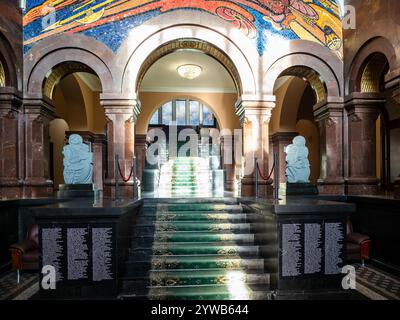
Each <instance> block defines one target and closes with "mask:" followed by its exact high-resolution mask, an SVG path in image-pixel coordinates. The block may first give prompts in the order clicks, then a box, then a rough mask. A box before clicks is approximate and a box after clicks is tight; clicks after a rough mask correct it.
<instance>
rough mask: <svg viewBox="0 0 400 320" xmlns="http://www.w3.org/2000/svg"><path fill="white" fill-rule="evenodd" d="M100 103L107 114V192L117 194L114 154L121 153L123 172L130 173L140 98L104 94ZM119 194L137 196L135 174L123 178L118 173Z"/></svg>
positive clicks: (124, 173)
mask: <svg viewBox="0 0 400 320" xmlns="http://www.w3.org/2000/svg"><path fill="white" fill-rule="evenodd" d="M101 105H102V106H103V107H104V109H105V114H106V117H107V121H108V122H107V177H106V180H105V183H104V193H103V194H104V196H105V197H109V198H115V182H116V176H115V165H116V163H115V155H118V157H119V166H120V168H121V171H122V175H123V176H124V177H125V178H128V177H129V173H130V171H131V168H132V166H133V156H134V150H135V149H134V148H135V122H136V119H137V114H138V112H139V110H140V109H139V107H138V106H139V102H138V100H136V99H107V97H105V96H104V95H102V97H101ZM118 181H119V189H120V197H121V198H127V199H132V198H133V197H134V187H133V177H131V178H130V180H129V181H127V182H123V181H122V178H121V176H119V177H118Z"/></svg>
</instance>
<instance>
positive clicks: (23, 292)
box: [0, 271, 39, 300]
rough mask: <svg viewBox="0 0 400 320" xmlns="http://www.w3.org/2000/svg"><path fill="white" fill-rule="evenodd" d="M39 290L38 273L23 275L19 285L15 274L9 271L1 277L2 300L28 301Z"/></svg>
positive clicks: (0, 292) (24, 273) (25, 273)
mask: <svg viewBox="0 0 400 320" xmlns="http://www.w3.org/2000/svg"><path fill="white" fill-rule="evenodd" d="M38 290H39V285H38V275H37V273H32V272H29V273H28V272H23V273H21V278H20V283H19V284H18V283H17V276H16V273H15V272H11V271H9V272H7V273H5V274H3V275H2V276H1V277H0V300H28V299H30V298H31V297H32V296H33V295H34V294H36V293H37V292H38Z"/></svg>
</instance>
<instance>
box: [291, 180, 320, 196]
mask: <svg viewBox="0 0 400 320" xmlns="http://www.w3.org/2000/svg"><path fill="white" fill-rule="evenodd" d="M286 195H287V196H317V195H318V188H317V186H316V185H313V184H312V183H286Z"/></svg>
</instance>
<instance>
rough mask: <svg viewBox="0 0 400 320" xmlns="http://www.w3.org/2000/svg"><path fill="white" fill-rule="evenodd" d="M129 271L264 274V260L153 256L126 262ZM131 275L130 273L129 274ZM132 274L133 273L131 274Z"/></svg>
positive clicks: (200, 256) (219, 256)
mask: <svg viewBox="0 0 400 320" xmlns="http://www.w3.org/2000/svg"><path fill="white" fill-rule="evenodd" d="M126 268H127V270H129V271H134V270H135V269H136V270H168V269H195V270H198V269H238V268H239V269H243V270H255V271H259V272H264V259H257V258H248V259H247V258H241V257H239V256H237V255H234V256H226V255H195V256H153V257H152V258H151V259H149V260H143V261H132V260H128V261H127V262H126ZM127 274H129V272H128V273H127ZM131 274H132V273H131Z"/></svg>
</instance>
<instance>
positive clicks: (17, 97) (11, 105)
mask: <svg viewBox="0 0 400 320" xmlns="http://www.w3.org/2000/svg"><path fill="white" fill-rule="evenodd" d="M21 106H22V93H21V92H18V91H17V90H16V89H15V88H13V87H0V110H1V109H8V110H10V109H12V110H13V111H17V110H18V109H19V108H20V107H21Z"/></svg>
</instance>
